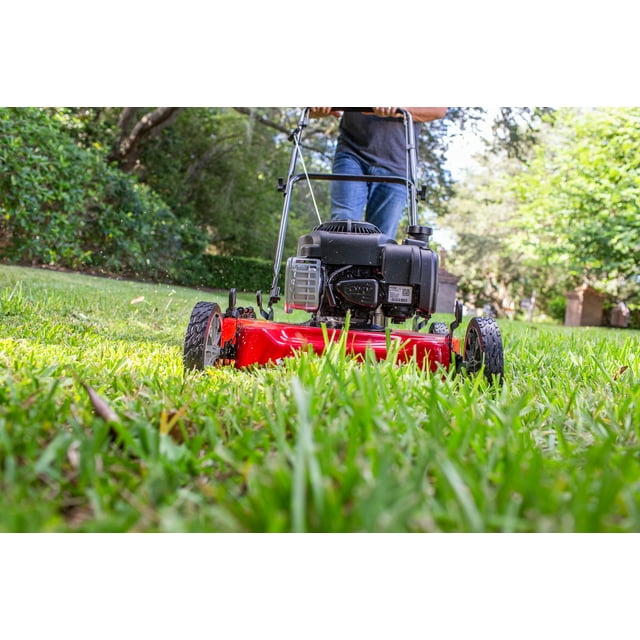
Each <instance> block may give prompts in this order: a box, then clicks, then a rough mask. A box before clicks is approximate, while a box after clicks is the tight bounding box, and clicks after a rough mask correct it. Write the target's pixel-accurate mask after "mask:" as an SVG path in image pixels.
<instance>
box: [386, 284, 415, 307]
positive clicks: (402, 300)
mask: <svg viewBox="0 0 640 640" xmlns="http://www.w3.org/2000/svg"><path fill="white" fill-rule="evenodd" d="M411 292H412V290H411V287H401V286H398V285H394V284H392V285H390V286H389V296H388V298H389V302H390V303H391V304H411Z"/></svg>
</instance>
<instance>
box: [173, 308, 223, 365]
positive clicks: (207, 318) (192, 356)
mask: <svg viewBox="0 0 640 640" xmlns="http://www.w3.org/2000/svg"><path fill="white" fill-rule="evenodd" d="M221 352H222V311H221V309H220V306H219V305H218V304H217V303H215V302H198V303H197V304H196V306H195V307H194V308H193V311H192V312H191V317H190V318H189V324H188V325H187V333H186V335H185V339H184V352H183V357H182V361H183V364H184V368H185V370H190V371H191V370H203V369H205V368H206V367H213V366H216V364H219V363H220V362H219V361H220V356H221Z"/></svg>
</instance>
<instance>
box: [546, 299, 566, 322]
mask: <svg viewBox="0 0 640 640" xmlns="http://www.w3.org/2000/svg"><path fill="white" fill-rule="evenodd" d="M547 309H548V311H549V315H550V316H551V317H552V318H553V319H554V320H558V321H559V322H563V321H564V316H565V312H566V310H567V298H566V297H565V296H555V297H554V298H552V299H551V300H549V302H548V303H547Z"/></svg>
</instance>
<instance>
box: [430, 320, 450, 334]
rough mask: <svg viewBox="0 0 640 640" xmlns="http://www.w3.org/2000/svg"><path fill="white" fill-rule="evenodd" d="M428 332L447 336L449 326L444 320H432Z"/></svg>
mask: <svg viewBox="0 0 640 640" xmlns="http://www.w3.org/2000/svg"><path fill="white" fill-rule="evenodd" d="M429 333H433V334H435V335H437V336H448V335H449V327H448V326H447V323H446V322H432V323H431V324H430V325H429Z"/></svg>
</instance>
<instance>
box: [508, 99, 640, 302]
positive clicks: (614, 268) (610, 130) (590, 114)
mask: <svg viewBox="0 0 640 640" xmlns="http://www.w3.org/2000/svg"><path fill="white" fill-rule="evenodd" d="M639 125H640V108H637V107H634V108H620V109H589V110H578V111H576V110H569V109H566V110H563V111H561V112H560V113H559V114H558V117H557V120H556V125H555V127H554V129H553V131H549V132H547V133H546V134H545V136H544V138H543V142H542V144H540V146H539V147H538V148H537V150H536V154H535V157H534V158H533V159H532V161H531V162H530V163H529V166H528V167H527V170H526V172H524V173H523V174H522V176H520V177H518V178H517V179H516V180H515V181H514V185H515V186H516V187H517V188H518V190H519V193H520V199H521V204H520V206H519V214H520V215H522V216H525V217H527V218H529V219H530V220H535V221H536V222H535V231H536V233H539V232H543V233H545V234H548V232H549V231H551V232H552V233H553V236H554V241H553V242H552V243H547V244H545V245H544V246H542V247H541V251H542V252H543V253H544V256H545V258H546V260H548V261H549V263H550V264H555V265H559V266H562V267H563V268H564V269H565V270H566V271H567V273H568V274H569V275H570V276H571V277H572V279H573V281H574V282H580V281H582V282H587V283H589V284H592V285H599V286H600V287H601V288H603V289H606V290H608V291H610V292H611V293H613V294H616V295H618V294H620V287H626V288H627V289H628V288H629V285H630V284H631V285H634V284H637V279H638V275H639V274H640V171H639V170H640V126H639Z"/></svg>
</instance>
